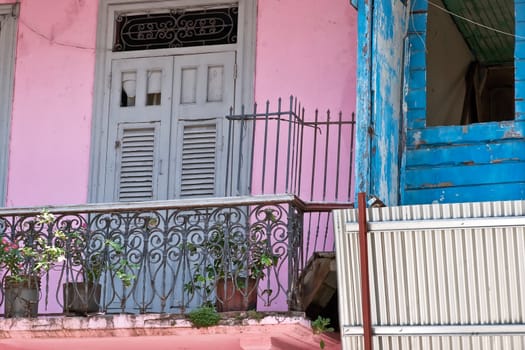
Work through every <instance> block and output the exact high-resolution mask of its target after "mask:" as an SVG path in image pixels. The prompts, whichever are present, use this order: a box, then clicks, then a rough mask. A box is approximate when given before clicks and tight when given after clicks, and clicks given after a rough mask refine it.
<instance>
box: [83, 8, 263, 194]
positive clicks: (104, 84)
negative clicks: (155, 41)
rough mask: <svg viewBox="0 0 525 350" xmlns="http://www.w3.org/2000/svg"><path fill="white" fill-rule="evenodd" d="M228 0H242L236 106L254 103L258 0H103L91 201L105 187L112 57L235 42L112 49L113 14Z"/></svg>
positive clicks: (211, 49)
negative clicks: (169, 47)
mask: <svg viewBox="0 0 525 350" xmlns="http://www.w3.org/2000/svg"><path fill="white" fill-rule="evenodd" d="M229 3H232V4H233V3H238V4H239V25H238V40H237V44H235V45H234V46H235V50H236V51H237V72H238V76H239V79H237V80H236V89H235V91H236V92H235V97H234V98H235V106H236V108H239V106H241V105H243V104H244V105H252V104H253V102H254V90H255V85H254V81H255V47H256V40H255V36H256V21H257V0H149V1H148V0H100V3H99V12H98V27H97V45H96V47H97V52H96V66H95V86H94V100H93V118H92V129H91V130H92V131H91V155H90V172H89V189H88V200H89V202H98V201H100V199H101V198H103V197H104V193H103V191H104V188H105V183H104V181H105V168H104V166H103V164H105V162H104V161H102V159H105V157H106V154H104V150H105V142H106V139H107V119H108V118H107V116H108V113H109V110H108V109H109V91H110V85H111V61H112V60H113V59H117V58H132V57H148V56H151V57H154V56H163V55H174V54H177V55H178V54H181V55H182V54H185V53H187V54H191V53H197V52H198V51H199V50H201V51H202V52H221V51H232V45H233V44H232V45H213V46H206V47H200V48H199V47H187V48H173V49H156V50H148V51H131V52H113V51H112V45H113V37H114V34H113V31H114V16H115V13H117V12H120V11H125V12H129V11H133V10H137V11H140V12H142V11H144V9H150V10H155V9H159V10H160V9H170V8H173V7H187V8H192V7H199V6H210V5H211V6H213V5H222V4H229Z"/></svg>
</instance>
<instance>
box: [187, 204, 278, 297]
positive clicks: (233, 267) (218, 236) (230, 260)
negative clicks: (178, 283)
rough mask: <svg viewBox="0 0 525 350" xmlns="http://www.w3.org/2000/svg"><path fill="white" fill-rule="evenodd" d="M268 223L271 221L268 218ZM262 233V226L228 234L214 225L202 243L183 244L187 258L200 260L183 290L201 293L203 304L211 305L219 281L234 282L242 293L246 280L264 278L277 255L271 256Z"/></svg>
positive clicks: (266, 240) (271, 253)
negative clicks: (193, 257) (245, 232)
mask: <svg viewBox="0 0 525 350" xmlns="http://www.w3.org/2000/svg"><path fill="white" fill-rule="evenodd" d="M268 215H271V213H270V214H268ZM270 220H275V218H273V216H271V219H270ZM263 230H264V228H263V226H262V225H255V226H254V227H253V228H252V230H251V232H250V233H249V234H248V235H246V234H244V232H242V230H234V231H233V232H229V231H228V230H227V229H225V228H223V227H222V226H218V227H216V228H215V229H212V230H211V231H210V232H209V234H208V237H207V238H206V239H205V240H204V242H202V243H200V244H194V243H186V245H185V249H187V251H188V253H189V255H190V256H196V257H201V258H202V259H201V260H200V261H198V262H196V263H195V264H194V270H193V272H192V278H191V280H190V281H188V282H187V283H185V285H184V289H185V290H186V291H187V292H188V293H190V294H194V293H195V292H196V291H199V292H201V293H202V294H203V295H204V296H205V298H206V300H205V302H204V303H203V305H207V306H212V305H213V302H212V300H210V296H211V295H212V294H213V290H214V288H215V285H216V283H217V281H218V280H219V279H224V280H231V281H234V283H235V286H236V288H237V289H239V290H243V289H244V288H246V281H247V280H248V279H254V280H257V281H258V280H260V279H262V278H264V277H265V276H266V272H267V271H268V269H269V268H270V267H271V266H274V265H276V264H277V262H278V260H279V256H278V255H277V254H275V253H273V250H272V246H271V244H270V242H269V240H268V239H267V238H263V237H265V235H264V234H263V233H264V232H263ZM267 292H268V293H271V291H267Z"/></svg>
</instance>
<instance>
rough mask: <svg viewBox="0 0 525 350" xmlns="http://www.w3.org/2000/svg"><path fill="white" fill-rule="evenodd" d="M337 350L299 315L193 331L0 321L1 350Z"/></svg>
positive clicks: (138, 322)
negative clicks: (322, 344) (314, 331)
mask: <svg viewBox="0 0 525 350" xmlns="http://www.w3.org/2000/svg"><path fill="white" fill-rule="evenodd" d="M321 340H322V341H323V342H324V344H325V347H324V349H327V350H336V349H341V344H340V340H339V339H338V338H337V337H336V336H332V335H328V334H321V335H316V334H313V333H312V330H311V328H310V321H308V320H307V319H305V318H304V317H303V316H290V315H272V316H266V317H264V318H263V319H261V320H260V321H257V320H254V319H239V317H232V318H230V319H228V320H223V321H221V325H219V326H214V327H209V328H195V327H192V325H191V324H190V323H189V322H188V321H187V320H185V319H184V318H182V317H181V316H180V315H153V314H148V315H99V316H91V317H39V318H35V319H0V349H1V350H62V349H96V350H118V349H126V350H144V349H146V350H147V349H155V350H177V349H181V350H182V349H192V350H200V349H202V350H209V349H212V350H219V349H228V350H230V349H232V350H235V349H240V350H267V349H268V350H270V349H282V350H284V349H286V350H294V349H302V350H303V349H304V350H308V349H312V350H318V349H320V345H319V344H320V342H321Z"/></svg>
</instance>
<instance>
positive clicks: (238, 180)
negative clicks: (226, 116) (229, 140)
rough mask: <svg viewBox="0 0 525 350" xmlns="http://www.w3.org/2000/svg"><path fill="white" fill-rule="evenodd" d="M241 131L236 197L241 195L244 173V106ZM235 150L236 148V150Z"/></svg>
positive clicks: (242, 107)
mask: <svg viewBox="0 0 525 350" xmlns="http://www.w3.org/2000/svg"><path fill="white" fill-rule="evenodd" d="M241 114H242V118H241V130H240V131H239V132H240V134H239V158H238V159H237V193H235V195H236V196H239V195H241V194H244V193H241V171H242V167H241V166H242V163H243V159H242V151H243V147H242V144H243V142H244V141H243V139H244V128H245V127H246V114H244V105H242V106H241ZM234 149H235V148H234Z"/></svg>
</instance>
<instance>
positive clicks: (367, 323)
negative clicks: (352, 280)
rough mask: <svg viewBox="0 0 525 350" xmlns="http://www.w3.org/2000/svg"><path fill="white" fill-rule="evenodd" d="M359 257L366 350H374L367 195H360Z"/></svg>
mask: <svg viewBox="0 0 525 350" xmlns="http://www.w3.org/2000/svg"><path fill="white" fill-rule="evenodd" d="M357 200H358V208H359V209H358V210H359V256H360V267H361V307H362V311H363V333H364V350H372V318H371V312H370V284H369V276H368V274H369V271H368V232H367V231H368V224H367V218H366V193H364V192H360V193H359V194H358V198H357Z"/></svg>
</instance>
